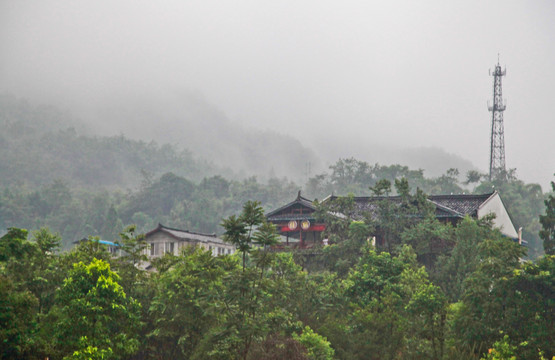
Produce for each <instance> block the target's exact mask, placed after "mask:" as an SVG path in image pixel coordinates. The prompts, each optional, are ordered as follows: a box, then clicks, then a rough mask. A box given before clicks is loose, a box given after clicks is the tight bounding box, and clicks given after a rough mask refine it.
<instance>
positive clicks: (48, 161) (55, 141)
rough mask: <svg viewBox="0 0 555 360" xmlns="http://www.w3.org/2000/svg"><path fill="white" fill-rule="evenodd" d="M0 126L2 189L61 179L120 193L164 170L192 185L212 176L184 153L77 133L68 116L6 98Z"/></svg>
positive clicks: (0, 99) (2, 100) (204, 165)
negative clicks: (187, 180)
mask: <svg viewBox="0 0 555 360" xmlns="http://www.w3.org/2000/svg"><path fill="white" fill-rule="evenodd" d="M0 127H1V128H2V132H1V133H0V151H1V153H2V156H1V157H0V178H1V179H2V184H3V186H10V185H17V184H25V185H27V186H28V187H30V188H31V189H34V188H36V187H38V186H44V185H47V184H50V183H52V182H53V181H54V180H57V179H63V180H64V181H65V182H67V183H68V184H71V186H72V187H80V188H83V187H84V188H95V189H99V188H111V189H114V188H120V189H125V188H135V187H136V186H138V184H139V182H140V179H142V178H143V177H145V176H146V177H148V176H159V175H161V174H163V173H165V172H168V171H173V172H175V173H177V174H180V175H185V174H187V176H188V177H189V178H191V179H193V180H197V181H198V180H200V179H202V178H203V177H204V176H205V175H207V174H211V173H213V168H212V166H211V165H209V164H207V163H203V162H200V161H198V160H196V159H195V158H194V157H193V155H192V154H191V153H190V152H189V151H185V150H178V149H177V148H176V147H174V146H171V145H167V144H166V145H162V146H160V145H158V144H156V143H154V142H150V143H146V142H144V141H137V140H131V139H128V138H126V137H125V136H123V135H120V136H111V137H101V136H91V135H86V134H80V133H79V131H77V130H76V128H79V127H80V123H79V122H78V121H77V120H75V119H73V118H71V117H70V116H69V115H68V114H66V113H63V112H61V111H60V110H57V109H56V108H52V107H46V106H33V105H31V104H29V103H27V102H25V101H23V100H17V99H15V98H13V97H10V96H7V95H4V96H0ZM81 127H82V126H81ZM81 131H83V130H81Z"/></svg>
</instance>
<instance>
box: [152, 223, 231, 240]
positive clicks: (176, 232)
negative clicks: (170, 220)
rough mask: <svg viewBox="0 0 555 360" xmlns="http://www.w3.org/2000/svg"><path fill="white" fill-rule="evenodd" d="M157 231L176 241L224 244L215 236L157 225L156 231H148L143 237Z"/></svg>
mask: <svg viewBox="0 0 555 360" xmlns="http://www.w3.org/2000/svg"><path fill="white" fill-rule="evenodd" d="M158 231H162V232H165V233H167V234H169V235H171V236H173V237H174V238H176V239H183V240H193V241H198V242H215V243H221V244H223V243H225V242H224V241H223V240H222V239H220V238H218V237H217V236H216V234H202V233H197V232H193V231H188V230H181V229H175V228H170V227H167V226H164V225H162V224H158V227H157V228H156V229H154V230H152V231H149V232H148V233H146V235H145V236H149V235H152V234H154V233H155V232H158Z"/></svg>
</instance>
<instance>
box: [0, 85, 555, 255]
mask: <svg viewBox="0 0 555 360" xmlns="http://www.w3.org/2000/svg"><path fill="white" fill-rule="evenodd" d="M193 105H194V104H193ZM193 105H191V106H192V108H193V109H195V106H197V107H200V108H201V109H200V110H199V109H197V110H194V111H192V110H191V111H190V113H191V114H193V115H194V114H198V115H199V116H201V115H202V114H203V113H204V112H206V109H204V105H202V104H201V105H199V104H196V105H195V106H193ZM202 109H204V110H202ZM191 114H190V115H191ZM191 116H192V115H191ZM214 116H215V115H213V117H214ZM0 127H1V128H2V132H1V133H0V153H1V156H0V187H1V188H0V191H1V193H0V227H1V229H2V230H1V231H2V232H4V231H5V229H6V228H7V227H10V226H17V227H23V228H27V229H30V230H33V229H38V228H40V227H41V226H48V227H49V228H50V229H51V230H52V231H55V232H58V233H60V234H61V236H62V239H63V244H64V247H68V246H69V244H70V243H71V242H72V241H75V240H77V239H81V238H83V237H86V236H89V235H98V236H101V237H102V238H105V239H113V238H115V237H117V234H118V233H119V232H120V231H122V229H123V228H124V226H125V225H128V224H136V225H137V226H138V231H141V232H143V231H148V230H150V229H152V228H153V227H155V226H156V224H157V223H159V222H160V223H163V224H165V225H168V226H175V227H178V228H183V229H189V230H193V231H201V232H210V233H212V232H217V233H219V232H221V231H222V228H221V227H220V226H219V223H220V221H221V219H222V218H223V217H226V216H229V215H231V214H235V213H237V212H238V211H239V209H240V208H241V206H242V204H243V203H244V202H245V201H247V200H249V199H255V200H257V201H260V202H261V203H262V205H263V207H264V209H265V210H271V209H273V208H275V207H277V206H281V205H283V204H285V203H287V202H289V201H291V200H292V199H293V198H294V196H295V194H296V193H297V191H298V190H302V191H303V195H304V196H306V197H308V198H312V199H315V198H318V199H322V198H323V197H325V196H327V195H330V194H335V195H346V194H348V193H353V194H355V195H359V196H360V195H369V194H371V190H370V188H371V187H373V186H374V185H375V184H376V182H377V181H379V180H381V179H387V180H389V181H391V182H394V181H395V179H400V178H406V179H408V181H409V184H410V186H411V187H412V188H413V189H414V190H415V189H417V188H419V189H421V190H422V191H424V192H425V193H428V194H457V193H464V192H466V193H471V192H475V193H489V192H492V191H493V190H497V191H499V192H500V194H501V197H502V199H503V200H504V201H505V205H506V206H507V208H508V210H509V212H510V214H511V216H512V217H513V222H514V223H515V225H516V226H517V228H518V227H523V235H524V238H525V239H526V240H528V242H529V248H530V256H531V257H532V258H535V257H537V256H538V255H539V254H541V252H542V243H541V241H540V239H539V236H538V232H539V229H540V224H539V221H538V217H539V215H540V214H542V212H543V200H544V198H545V196H546V195H545V194H544V193H543V192H542V189H541V187H540V186H539V185H537V184H525V183H524V182H522V181H521V180H519V179H517V178H516V177H515V176H514V172H509V174H507V175H508V176H507V177H506V178H504V179H502V180H495V181H493V182H490V181H487V179H486V177H485V176H483V175H482V174H479V173H477V172H475V171H471V172H469V173H468V174H459V171H458V170H457V169H450V170H448V171H447V172H446V173H445V174H443V175H441V176H438V177H431V178H430V177H426V176H425V171H424V170H423V169H411V168H409V167H408V166H403V165H380V164H374V165H372V164H369V163H367V162H364V161H360V160H357V159H354V158H346V159H339V160H337V161H336V162H335V163H333V164H332V165H330V167H329V171H327V172H321V173H318V174H316V175H314V176H312V177H310V178H309V179H308V181H307V182H306V183H305V184H303V183H294V182H293V181H291V177H289V175H290V174H288V173H274V174H273V175H271V176H266V179H265V180H264V181H260V180H258V179H257V178H256V177H252V176H246V175H243V176H241V175H240V172H235V171H233V170H229V168H228V169H225V168H221V167H216V166H214V165H212V164H210V163H207V162H206V161H204V160H201V159H200V158H198V157H197V156H198V154H192V153H191V152H189V151H188V150H180V149H178V148H177V147H175V146H172V145H168V144H165V145H159V144H157V143H155V142H149V143H146V142H143V141H137V140H132V139H129V138H126V137H125V136H124V135H120V136H111V137H106V136H93V135H90V132H89V130H87V129H86V128H84V127H83V125H82V123H81V122H80V121H79V120H77V119H75V118H73V117H72V116H71V115H70V114H68V113H65V112H63V111H60V110H59V109H56V108H54V107H47V106H35V105H32V104H30V103H28V102H26V101H24V100H20V99H16V98H15V97H13V96H7V95H3V96H0ZM249 139H250V138H249V137H247V138H244V139H240V138H236V139H235V140H236V142H237V143H238V144H239V143H242V142H244V141H246V142H247V143H248V146H249V147H250V149H251V150H249V151H248V152H249V153H251V155H253V159H254V158H257V159H258V160H257V162H258V161H266V160H264V159H268V158H271V159H272V161H270V162H269V163H272V162H273V161H274V158H273V157H269V155H264V154H265V152H264V151H259V149H261V148H263V147H265V146H267V145H268V143H269V141H268V138H267V137H265V136H263V137H261V138H260V139H257V140H256V141H251V140H252V139H251V140H249ZM275 141H278V142H277V143H274V144H273V145H272V146H277V147H282V145H283V144H284V143H279V139H278V138H276V139H275ZM280 144H281V145H280ZM293 149H295V147H293ZM297 150H298V149H297ZM297 150H294V152H298V151H297ZM299 151H300V150H299ZM276 154H277V153H276ZM276 156H277V155H276ZM287 156H294V155H293V154H291V153H290V154H288V155H287ZM266 162H268V161H266ZM297 165H298V164H297ZM299 166H300V165H299ZM301 167H302V166H301ZM243 174H244V173H243ZM465 178H466V180H465V181H461V179H465Z"/></svg>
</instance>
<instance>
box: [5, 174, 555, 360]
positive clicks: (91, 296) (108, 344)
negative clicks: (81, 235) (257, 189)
mask: <svg viewBox="0 0 555 360" xmlns="http://www.w3.org/2000/svg"><path fill="white" fill-rule="evenodd" d="M405 185H406V183H405V182H403V181H399V182H398V183H397V187H398V188H399V191H401V190H402V191H403V192H404V191H405V190H407V188H406V186H405ZM403 189H404V190H403ZM405 196H407V205H408V206H409V207H411V206H417V200H418V196H419V195H418V194H416V195H411V194H410V193H405ZM415 201H416V202H415ZM340 206H348V202H345V203H343V204H341V205H340ZM389 210H391V211H393V212H394V213H395V212H397V211H398V209H389ZM407 211H411V210H410V209H409V210H407ZM397 215H399V216H397V217H391V218H386V217H384V218H380V219H379V220H378V221H377V222H374V223H372V222H371V221H370V219H365V220H364V221H358V222H353V221H351V220H349V219H348V218H342V221H344V222H345V225H347V226H346V227H341V226H337V227H336V228H335V231H336V233H335V235H336V237H335V238H334V244H333V245H330V246H326V247H318V248H314V249H312V250H311V251H310V253H308V252H304V251H301V250H299V251H293V252H275V251H272V247H271V245H272V244H275V242H276V241H277V236H276V232H275V228H274V227H273V226H272V225H270V224H268V223H266V221H265V217H264V212H263V209H262V207H261V206H260V203H258V202H256V201H248V202H246V203H245V204H244V206H243V207H242V209H241V211H240V212H239V213H238V214H237V215H232V216H230V217H227V218H226V219H224V220H223V221H222V227H223V228H224V230H225V235H224V237H225V239H226V240H227V241H229V242H231V243H233V244H235V245H236V246H237V247H238V250H239V251H238V252H237V253H236V254H234V255H223V256H218V257H214V256H212V255H211V253H210V252H208V251H204V250H202V249H199V248H194V247H191V248H188V249H184V251H183V252H182V253H181V255H179V256H174V255H170V254H166V256H165V257H163V258H160V259H157V260H156V261H155V262H154V263H153V265H154V266H155V268H156V269H157V271H154V272H149V271H145V270H141V267H137V265H140V263H141V262H142V261H144V260H145V259H144V256H142V255H141V254H142V249H144V248H145V246H146V244H145V242H144V238H143V237H142V236H141V235H137V233H136V231H135V230H136V229H135V228H134V227H129V228H126V229H124V231H123V232H122V233H121V234H120V240H119V241H118V242H119V243H120V244H122V245H123V246H124V247H125V249H126V255H125V256H122V257H112V256H111V255H110V254H109V253H108V252H107V250H106V248H105V247H104V246H103V245H101V244H100V243H99V242H97V241H96V240H95V239H94V238H91V239H89V241H87V242H82V243H81V244H79V246H77V247H75V248H74V249H72V251H70V252H62V253H59V252H57V251H56V249H57V248H58V247H59V244H60V238H59V236H58V235H53V234H52V233H50V232H49V231H48V230H46V229H41V230H40V231H38V232H34V233H33V234H32V237H31V240H28V234H27V231H25V230H22V229H17V228H11V229H9V231H8V233H7V234H5V235H4V236H2V237H1V238H0V278H1V280H2V281H0V300H1V301H0V310H1V311H0V325H1V326H0V356H1V357H2V358H3V359H20V358H27V359H43V358H46V357H50V358H60V359H61V358H64V359H159V358H171V359H253V360H254V359H314V360H316V359H318V360H319V359H437V360H440V359H441V360H443V359H445V360H446V359H468V360H471V359H482V358H484V359H510V358H512V357H511V356H514V357H515V358H519V359H520V358H522V359H542V360H543V359H549V358H551V357H553V356H555V348H554V343H553V341H552V340H553V335H554V334H555V329H554V328H553V324H554V323H555V318H554V315H555V311H553V309H554V307H555V303H554V302H553V301H554V300H553V299H554V295H555V257H554V256H552V255H546V256H544V257H542V258H541V259H539V260H538V261H537V262H535V263H533V262H522V261H521V258H522V256H523V254H524V252H525V248H523V247H522V246H520V245H519V244H518V243H516V242H514V241H512V240H510V239H507V238H505V237H503V236H502V235H501V234H500V232H499V231H498V230H495V229H492V228H491V223H489V222H488V221H477V220H473V219H471V218H466V219H465V220H464V221H462V222H461V223H459V224H457V225H456V226H451V225H445V224H439V223H430V220H429V219H427V218H425V217H419V218H413V219H412V220H411V221H408V222H403V223H402V224H397V225H396V226H393V225H392V224H390V223H391V222H397V219H399V218H400V217H402V216H403V214H401V213H397ZM372 228H389V229H391V230H390V231H391V234H390V235H391V237H390V239H391V241H392V242H393V243H392V244H393V245H394V246H392V251H387V250H386V249H385V247H377V248H376V247H375V246H373V245H372V244H371V243H370V242H369V241H368V238H367V236H368V234H369V233H371V232H372V231H371V230H372ZM432 233H433V234H435V236H437V237H439V238H444V239H446V240H449V241H447V242H446V244H448V245H447V246H444V247H442V248H441V249H440V251H439V256H437V257H434V258H433V259H430V258H429V257H422V254H423V253H422V249H425V248H426V244H427V243H428V241H429V235H430V234H432ZM409 235H410V236H409ZM422 245H424V246H422ZM386 247H389V246H386ZM418 249H420V250H418Z"/></svg>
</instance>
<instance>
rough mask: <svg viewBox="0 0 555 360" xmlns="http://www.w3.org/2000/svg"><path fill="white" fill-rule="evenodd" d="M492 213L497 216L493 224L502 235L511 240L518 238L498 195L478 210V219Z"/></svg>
mask: <svg viewBox="0 0 555 360" xmlns="http://www.w3.org/2000/svg"><path fill="white" fill-rule="evenodd" d="M491 213H494V214H495V215H496V216H495V219H494V220H493V224H494V226H495V227H496V228H499V229H500V230H501V233H503V234H504V235H507V236H509V237H511V238H518V233H517V231H516V229H515V227H514V225H513V223H512V221H511V218H510V217H509V213H508V212H507V209H505V206H504V205H503V202H502V201H501V198H500V197H499V194H498V193H495V194H494V195H492V197H490V198H489V199H488V200H487V201H486V202H485V203H484V204H482V206H481V207H480V208H479V209H478V218H482V217H484V216H486V215H488V214H491Z"/></svg>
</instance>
